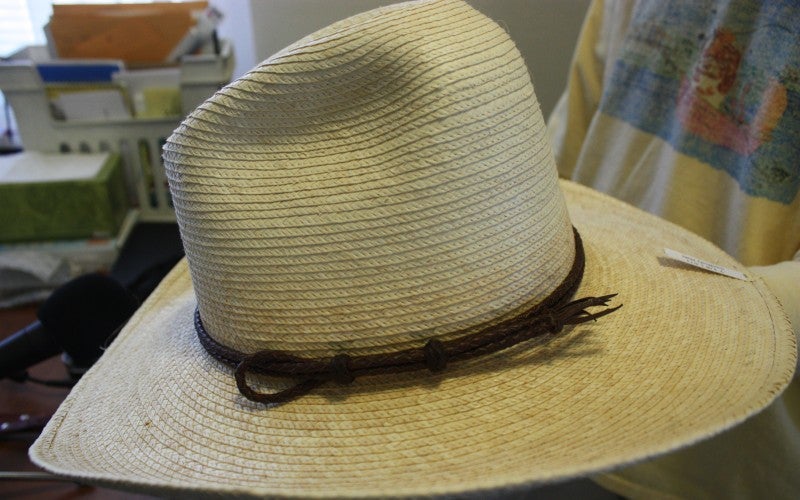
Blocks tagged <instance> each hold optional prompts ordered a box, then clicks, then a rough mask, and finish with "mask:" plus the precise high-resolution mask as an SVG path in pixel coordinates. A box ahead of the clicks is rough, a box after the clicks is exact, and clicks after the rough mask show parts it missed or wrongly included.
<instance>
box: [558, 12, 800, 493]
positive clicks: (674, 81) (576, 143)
mask: <svg viewBox="0 0 800 500" xmlns="http://www.w3.org/2000/svg"><path fill="white" fill-rule="evenodd" d="M798 40H800V4H798V3H797V2H782V1H776V2H759V1H756V0H743V1H742V0H731V1H726V2H714V1H694V0H693V1H689V0H641V1H638V2H632V1H621V0H595V1H594V2H593V3H592V5H591V6H590V8H589V11H588V13H587V16H586V19H585V21H584V25H583V28H582V31H581V35H580V37H579V40H578V44H577V47H576V51H575V55H574V57H573V61H572V64H571V68H570V75H569V81H568V84H567V88H566V91H565V93H564V94H563V96H562V97H561V99H560V101H559V102H558V104H557V106H556V108H555V110H554V111H553V113H552V115H551V117H550V120H549V123H548V127H549V134H550V139H551V143H552V145H553V148H554V152H555V156H556V162H557V164H558V167H559V173H560V175H561V176H562V177H565V178H568V179H571V180H573V181H576V182H579V183H582V184H585V185H588V186H591V187H593V188H595V189H598V190H600V191H603V192H606V193H608V194H610V195H612V196H614V197H616V198H619V199H621V200H623V201H626V202H628V203H630V204H632V205H635V206H638V207H639V208H642V209H644V210H646V211H648V212H652V213H654V214H657V215H659V216H661V217H663V218H665V219H667V220H670V221H672V222H674V223H676V224H678V225H681V226H683V227H685V228H687V229H689V230H691V231H693V232H695V233H697V234H699V235H701V236H703V237H705V238H707V239H708V240H710V241H712V242H714V243H715V244H716V245H718V246H719V247H721V248H722V249H723V250H725V251H727V252H728V253H729V254H731V255H732V256H734V257H736V258H737V259H739V260H740V261H741V262H742V263H744V264H745V265H748V266H751V270H752V271H753V272H754V274H756V275H757V276H760V277H761V278H763V279H764V281H765V282H766V283H767V285H768V286H769V287H770V288H771V289H772V291H773V292H774V293H775V295H776V296H777V297H778V299H779V300H780V301H781V303H782V305H783V306H784V309H785V311H786V313H787V315H788V316H789V319H790V321H791V322H792V325H793V327H794V329H795V333H797V332H798V329H799V327H800V251H799V250H800V196H798V191H800V45H798ZM798 470H800V382H798V380H797V376H795V380H794V381H793V382H792V384H791V385H790V386H789V388H788V389H787V390H786V391H785V392H784V393H783V395H782V396H781V397H779V398H778V399H777V400H776V401H775V402H774V403H773V404H772V405H771V406H769V407H768V408H767V409H766V410H764V411H763V412H762V413H760V414H758V415H756V416H755V417H753V418H751V419H749V420H747V421H745V422H744V423H742V424H740V425H739V426H737V427H735V428H733V429H731V430H729V431H726V432H723V433H722V434H719V435H717V436H714V437H712V438H710V439H708V440H705V441H702V442H700V443H697V444H696V445H693V446H691V447H689V448H686V449H683V450H679V451H676V452H673V453H670V454H667V455H664V456H661V457H658V458H655V459H652V460H649V461H646V462H643V463H640V464H636V465H633V466H630V467H627V468H623V469H621V470H617V471H612V472H610V473H607V474H603V475H600V476H597V477H595V478H594V480H595V481H596V482H598V483H599V484H601V485H602V486H603V487H605V488H607V489H610V490H612V491H614V492H616V493H618V494H621V495H624V496H626V497H629V498H659V497H667V498H670V497H677V498H797V496H798V494H800V474H798V473H797V471H798Z"/></svg>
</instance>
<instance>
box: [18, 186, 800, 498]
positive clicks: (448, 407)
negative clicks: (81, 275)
mask: <svg viewBox="0 0 800 500" xmlns="http://www.w3.org/2000/svg"><path fill="white" fill-rule="evenodd" d="M563 188H564V190H565V192H566V194H567V200H568V204H569V206H570V212H571V215H572V219H573V221H574V223H575V226H576V227H577V228H578V230H579V231H580V233H581V235H582V236H583V239H584V240H585V245H586V254H587V255H586V258H587V268H586V274H585V276H584V279H583V284H582V286H581V288H580V290H578V296H586V295H598V294H602V293H606V292H608V291H616V292H619V294H620V295H619V300H620V302H622V303H624V304H625V306H624V307H623V308H622V309H620V310H619V311H617V312H615V313H614V314H612V315H610V316H607V317H604V318H602V319H600V320H599V321H598V322H597V323H592V324H588V325H580V326H577V327H575V328H573V329H572V330H570V331H569V332H568V333H566V334H565V335H563V336H561V337H556V338H554V339H552V340H550V341H549V342H548V343H546V344H543V345H530V344H527V345H520V346H518V347H516V348H513V349H511V350H509V351H505V352H502V353H498V354H496V355H493V356H488V357H484V358H478V359H476V360H474V361H473V362H469V363H464V364H455V365H452V367H448V369H447V371H446V372H445V373H443V374H441V375H436V376H432V375H430V374H428V373H419V374H407V375H395V376H392V377H391V378H382V377H370V378H365V379H363V380H358V381H357V382H356V383H355V384H354V385H352V386H347V387H341V386H336V385H332V386H325V387H323V388H322V389H320V390H318V391H316V392H315V393H314V394H311V395H308V396H304V397H303V398H301V399H298V400H297V401H294V402H291V403H287V404H284V405H280V406H276V407H273V408H269V409H263V408H260V407H258V405H255V404H251V403H250V402H248V401H246V400H244V398H242V396H241V395H239V393H238V391H237V389H236V386H235V384H234V382H233V379H232V376H231V369H230V368H228V367H225V366H223V365H221V364H219V363H218V362H216V361H214V360H213V359H211V358H210V357H209V356H208V355H207V354H206V353H205V352H204V351H203V350H202V348H201V347H200V346H199V345H198V343H197V341H196V336H195V332H194V329H193V324H192V312H193V310H194V307H195V305H196V301H195V298H194V295H193V293H192V288H191V281H190V279H189V274H188V271H187V266H186V264H185V263H182V264H180V265H179V266H178V267H177V268H176V269H175V270H174V271H173V272H172V273H171V274H170V275H169V276H168V277H167V278H166V279H165V281H164V283H163V284H162V285H161V286H160V287H159V289H158V290H157V291H156V292H155V293H154V295H153V296H152V297H151V298H150V299H149V300H148V302H147V303H146V304H145V305H144V306H143V307H142V308H141V309H140V310H139V311H138V312H137V314H136V315H135V316H134V317H133V318H132V320H131V321H130V323H129V324H128V326H127V327H126V329H125V331H124V332H123V333H122V335H121V337H120V338H119V339H118V340H117V341H115V342H114V343H113V344H112V345H111V347H110V349H109V350H108V352H107V353H106V354H105V355H104V356H103V358H102V359H101V360H100V362H99V363H98V364H97V365H96V366H95V367H94V368H93V369H92V370H91V371H90V372H89V373H88V374H87V375H86V376H85V377H84V378H83V380H81V382H80V384H79V385H78V387H76V388H75V390H73V392H72V393H71V394H70V396H69V397H68V398H67V400H66V401H65V403H64V405H63V406H62V407H61V408H60V409H59V411H58V413H57V414H56V415H55V417H54V418H53V420H52V421H51V423H50V424H49V425H48V427H47V429H45V431H44V433H43V435H42V437H41V438H40V439H39V440H38V441H37V442H36V443H35V445H34V447H33V448H32V450H31V456H32V458H33V460H34V461H35V462H36V463H37V464H39V465H41V466H43V467H45V468H47V469H48V470H51V471H53V472H56V473H61V474H65V475H68V476H71V477H78V478H82V479H84V480H87V481H89V482H91V483H99V484H105V485H110V486H114V487H119V488H127V489H134V490H137V491H150V492H153V493H159V494H169V493H171V490H180V491H181V492H183V493H186V494H192V495H194V494H199V493H208V492H218V493H228V494H241V495H247V494H252V495H284V496H297V497H308V496H370V495H417V494H435V493H448V492H461V491H471V490H481V489H497V488H507V487H512V486H521V485H526V484H534V483H539V482H545V481H554V480H557V479H561V478H566V477H570V476H575V475H579V474H586V473H590V472H595V471H599V470H604V469H608V468H611V467H614V466H618V465H622V464H625V463H629V462H632V461H635V460H639V459H643V458H645V457H648V456H651V455H654V454H657V453H661V452H665V451H667V450H670V449H672V448H675V447H678V446H681V445H685V444H688V443H691V442H693V441H696V440H699V439H701V438H703V437H707V436H710V435H712V434H714V433H716V432H718V431H721V430H723V429H724V428H726V427H728V426H730V425H732V424H734V423H736V422H738V421H740V420H742V419H744V418H745V417H747V416H748V415H751V414H753V413H755V412H756V411H758V410H759V409H760V408H762V407H764V406H765V405H767V404H768V403H769V402H770V401H771V400H772V399H773V398H774V397H776V396H777V394H779V393H780V391H781V390H782V388H783V387H784V386H785V385H786V384H787V383H788V381H789V380H790V378H791V375H792V372H793V369H794V357H795V346H794V335H793V334H792V333H791V329H790V327H789V325H788V321H787V320H786V318H785V316H784V315H783V313H782V311H781V309H780V306H779V305H778V304H777V301H776V300H775V299H774V297H772V296H771V295H770V293H769V292H768V291H767V289H766V286H765V285H764V284H763V283H762V282H760V281H755V282H746V281H739V280H734V279H732V278H727V277H724V276H719V275H715V274H711V273H707V272H704V271H699V270H695V269H691V268H684V267H682V266H680V265H673V264H671V263H669V262H665V261H661V260H660V258H659V256H660V255H661V254H662V253H663V247H664V246H665V245H667V246H671V247H674V248H676V249H677V250H680V251H683V252H685V253H688V254H691V255H695V256H697V257H699V258H703V259H706V260H709V261H712V262H716V263H718V264H720V265H725V266H729V267H731V268H734V269H739V270H742V271H746V269H744V268H743V267H742V266H740V265H738V264H737V263H736V262H734V261H733V260H732V259H730V258H729V257H727V256H726V255H725V254H723V252H722V251H720V250H718V249H717V248H715V247H713V246H712V245H711V244H709V243H707V242H705V241H703V240H700V239H699V238H697V237H695V236H693V235H691V234H689V233H687V232H686V231H683V230H681V229H679V228H677V227H675V226H672V225H670V224H668V223H665V222H664V221H662V220H659V219H657V218H655V217H652V216H649V215H647V214H644V213H642V212H640V211H638V210H636V209H633V208H631V207H629V206H626V205H623V204H622V203H619V202H616V201H614V200H612V199H610V198H608V197H605V196H603V195H600V194H598V193H596V192H594V191H590V190H588V189H586V188H582V187H579V186H577V185H575V184H571V183H566V182H565V183H563Z"/></svg>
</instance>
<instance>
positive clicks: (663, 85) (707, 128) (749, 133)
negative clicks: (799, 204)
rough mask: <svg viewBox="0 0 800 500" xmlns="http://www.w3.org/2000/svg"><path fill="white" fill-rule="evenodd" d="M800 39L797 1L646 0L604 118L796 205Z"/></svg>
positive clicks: (753, 190)
mask: <svg viewBox="0 0 800 500" xmlns="http://www.w3.org/2000/svg"><path fill="white" fill-rule="evenodd" d="M798 40H800V4H798V3H797V2H792V1H785V2H784V1H770V2H763V4H762V2H759V1H756V0H748V1H744V2H741V1H731V2H728V3H727V4H726V3H725V2H723V3H722V4H720V3H718V2H712V1H698V2H685V1H684V2H678V1H674V0H669V1H664V0H646V1H645V2H643V5H642V7H641V8H640V9H639V10H637V14H636V16H635V17H634V19H632V20H631V27H630V30H629V34H628V36H627V38H626V40H625V43H624V48H623V50H622V51H621V53H620V55H619V59H618V60H617V61H616V65H615V68H614V70H613V73H612V75H611V77H610V78H611V80H610V82H609V83H608V85H606V88H607V91H606V94H605V95H604V96H603V100H602V102H601V110H602V111H603V112H604V113H606V114H608V115H611V116H614V117H617V118H619V119H621V120H623V121H625V122H627V123H629V124H631V125H633V126H635V127H637V128H639V129H641V130H643V131H645V132H649V133H651V134H654V135H657V136H659V137H661V138H662V139H664V140H665V141H667V142H669V143H670V144H671V145H672V146H673V147H674V148H675V149H676V150H678V151H680V152H681V153H683V154H685V155H688V156H692V157H694V158H697V159H699V160H701V161H703V162H705V163H707V164H709V165H711V166H712V167H714V168H717V169H721V170H723V171H725V172H727V173H728V174H730V175H731V176H732V177H733V178H734V179H736V181H737V182H738V183H739V186H740V187H741V188H742V190H743V191H745V192H746V193H747V194H749V195H751V196H757V197H763V198H768V199H770V200H773V201H777V202H780V203H783V204H789V203H791V202H792V200H794V198H795V196H797V192H798V190H800V43H798Z"/></svg>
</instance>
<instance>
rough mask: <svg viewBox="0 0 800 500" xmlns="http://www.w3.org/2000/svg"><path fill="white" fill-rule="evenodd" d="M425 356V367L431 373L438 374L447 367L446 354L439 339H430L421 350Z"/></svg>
mask: <svg viewBox="0 0 800 500" xmlns="http://www.w3.org/2000/svg"><path fill="white" fill-rule="evenodd" d="M422 351H423V353H424V354H425V365H426V366H427V367H428V370H430V371H431V372H433V373H436V372H440V371H442V370H444V369H445V368H446V367H447V352H445V350H444V344H442V341H441V340H439V339H430V340H428V341H427V342H426V343H425V347H423V348H422Z"/></svg>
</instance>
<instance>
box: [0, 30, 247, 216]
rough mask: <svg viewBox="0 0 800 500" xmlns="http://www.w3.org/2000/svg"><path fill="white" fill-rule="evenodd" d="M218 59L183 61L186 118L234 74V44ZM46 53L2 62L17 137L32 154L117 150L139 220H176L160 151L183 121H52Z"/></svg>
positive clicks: (1, 86)
mask: <svg viewBox="0 0 800 500" xmlns="http://www.w3.org/2000/svg"><path fill="white" fill-rule="evenodd" d="M220 45H221V47H220V49H221V50H220V54H219V55H216V54H200V55H190V56H184V57H183V58H181V63H180V91H181V107H182V112H183V114H184V115H186V114H188V113H189V112H191V111H192V110H194V109H195V108H196V107H197V106H198V105H199V104H200V103H202V102H203V101H204V100H206V99H207V98H208V97H210V96H211V95H213V94H214V92H216V91H217V90H218V89H219V88H221V87H222V86H223V85H225V84H227V83H228V82H229V81H230V79H231V75H232V73H233V66H234V57H233V50H232V48H231V45H230V43H228V42H227V41H222V43H221V44H220ZM43 54H46V50H45V49H44V48H42V47H29V48H28V49H26V50H23V51H21V52H19V53H17V54H15V55H14V56H12V58H11V59H10V60H8V61H4V62H2V63H0V90H2V91H3V94H4V95H5V98H6V100H7V101H8V103H9V104H10V105H11V108H12V109H13V110H14V115H15V117H16V121H17V128H18V131H19V137H20V139H21V141H22V145H23V147H24V148H25V149H26V150H28V151H39V152H44V153H56V152H64V153H66V152H73V153H74V152H85V153H96V152H104V151H116V152H118V153H119V154H120V156H121V157H122V161H123V163H124V166H125V173H126V179H127V182H128V192H129V194H130V197H131V202H132V204H133V205H134V206H136V207H138V209H139V220H142V221H172V220H175V213H174V210H173V208H172V203H171V200H170V199H169V190H168V188H167V181H166V177H165V175H164V168H163V165H162V163H161V147H162V146H163V144H164V142H165V140H166V138H167V137H169V135H170V134H171V133H172V131H173V130H174V129H175V127H177V126H178V124H179V123H180V120H181V119H182V117H180V118H177V117H171V118H139V119H137V118H131V119H117V120H103V121H99V120H92V121H89V120H86V121H61V120H57V119H55V118H53V116H52V113H51V111H50V103H49V101H48V97H47V91H46V88H45V84H44V83H43V82H42V80H41V78H40V76H39V73H38V71H37V70H36V62H41V61H42V60H43V59H42V58H43Z"/></svg>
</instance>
